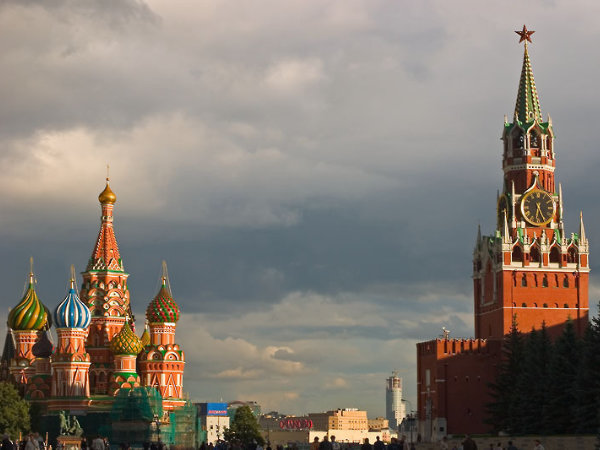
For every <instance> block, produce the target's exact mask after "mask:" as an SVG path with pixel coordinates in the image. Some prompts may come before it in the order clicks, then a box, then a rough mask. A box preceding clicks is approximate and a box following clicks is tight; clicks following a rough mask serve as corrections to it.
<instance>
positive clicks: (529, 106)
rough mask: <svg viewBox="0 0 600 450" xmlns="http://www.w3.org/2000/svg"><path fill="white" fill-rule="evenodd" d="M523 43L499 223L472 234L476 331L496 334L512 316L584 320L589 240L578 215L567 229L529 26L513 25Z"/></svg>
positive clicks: (536, 321) (524, 321)
mask: <svg viewBox="0 0 600 450" xmlns="http://www.w3.org/2000/svg"><path fill="white" fill-rule="evenodd" d="M517 33H518V34H519V35H520V36H521V38H520V41H519V42H524V43H525V49H524V56H523V68H522V70H521V79H520V82H519V90H518V94H517V102H516V106H515V111H514V115H513V119H512V122H509V121H508V120H507V119H506V118H505V121H504V129H503V132H502V142H503V158H502V169H503V171H504V183H503V188H502V191H501V192H500V193H499V195H498V201H497V227H496V231H495V233H494V234H493V235H491V236H481V234H480V233H479V234H478V236H477V242H476V246H475V251H474V255H473V283H474V301H475V337H477V338H486V339H489V338H501V337H502V336H504V335H505V334H507V333H508V332H509V330H510V328H511V325H512V322H513V318H514V319H516V323H517V326H518V328H519V329H520V330H521V331H525V332H527V331H530V330H531V329H532V328H537V329H539V328H540V326H541V325H542V322H544V323H545V325H546V327H547V328H548V330H549V331H550V333H551V334H552V335H557V334H559V333H560V332H561V331H562V325H563V324H564V323H565V322H566V321H567V320H568V319H572V320H573V321H574V324H575V326H576V329H577V331H578V332H579V333H582V332H583V330H584V328H585V325H586V324H587V323H588V276H589V261H588V251H589V245H588V240H587V238H586V235H585V228H584V225H583V217H582V215H581V214H580V222H579V230H578V231H579V232H578V233H571V234H570V235H567V234H566V233H565V228H564V223H563V195H562V188H561V186H560V184H559V185H558V189H557V186H556V183H555V180H554V172H555V169H556V159H555V152H554V130H553V128H552V119H551V118H550V116H548V118H547V120H546V121H544V120H543V118H542V113H541V107H540V100H539V97H538V93H537V89H536V86H535V81H534V78H533V70H532V68H531V62H530V60H529V51H528V48H527V43H528V42H531V35H532V34H533V33H534V32H533V31H528V30H527V28H526V27H525V26H523V30H522V31H518V32H517Z"/></svg>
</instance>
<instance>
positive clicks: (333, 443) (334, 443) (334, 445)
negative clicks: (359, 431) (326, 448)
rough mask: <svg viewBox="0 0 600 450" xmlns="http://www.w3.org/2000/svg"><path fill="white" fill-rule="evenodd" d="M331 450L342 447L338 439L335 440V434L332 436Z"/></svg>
mask: <svg viewBox="0 0 600 450" xmlns="http://www.w3.org/2000/svg"><path fill="white" fill-rule="evenodd" d="M330 439H331V450H340V449H341V448H342V447H341V445H340V443H339V442H338V441H336V440H335V436H331V438H330Z"/></svg>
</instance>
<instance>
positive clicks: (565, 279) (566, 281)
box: [563, 275, 569, 288]
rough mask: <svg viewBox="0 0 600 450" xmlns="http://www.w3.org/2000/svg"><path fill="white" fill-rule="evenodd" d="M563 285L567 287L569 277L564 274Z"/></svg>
mask: <svg viewBox="0 0 600 450" xmlns="http://www.w3.org/2000/svg"><path fill="white" fill-rule="evenodd" d="M563 287H566V288H568V287H569V277H568V276H566V275H565V277H564V278H563Z"/></svg>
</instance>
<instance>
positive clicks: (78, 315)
mask: <svg viewBox="0 0 600 450" xmlns="http://www.w3.org/2000/svg"><path fill="white" fill-rule="evenodd" d="M91 320H92V316H91V314H90V309H89V308H88V307H87V305H86V304H85V303H83V302H82V301H81V300H79V296H78V295H77V291H76V290H75V280H71V288H70V289H69V293H68V294H67V296H66V297H65V299H64V300H63V301H62V302H61V303H60V304H59V305H58V306H57V307H56V309H55V310H54V325H55V326H56V328H87V327H88V326H89V325H90V322H91Z"/></svg>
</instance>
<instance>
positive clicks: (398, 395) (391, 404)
mask: <svg viewBox="0 0 600 450" xmlns="http://www.w3.org/2000/svg"><path fill="white" fill-rule="evenodd" d="M385 417H386V418H387V420H388V421H389V427H390V428H391V429H393V430H397V429H398V425H399V424H400V423H401V422H402V419H404V417H406V407H405V405H404V403H403V402H402V378H400V377H399V376H398V372H395V371H394V372H392V376H391V377H389V378H388V379H387V380H386V385H385Z"/></svg>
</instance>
